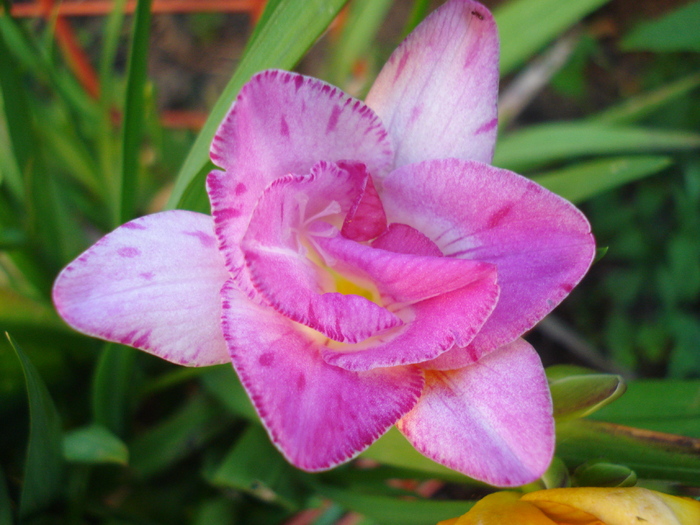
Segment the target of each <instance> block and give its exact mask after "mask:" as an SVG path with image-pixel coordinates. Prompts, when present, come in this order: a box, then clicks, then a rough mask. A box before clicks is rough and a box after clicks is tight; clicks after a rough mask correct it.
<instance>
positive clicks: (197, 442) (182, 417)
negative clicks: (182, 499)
mask: <svg viewBox="0 0 700 525" xmlns="http://www.w3.org/2000/svg"><path fill="white" fill-rule="evenodd" d="M231 421H232V420H231V418H229V417H227V415H226V413H225V412H223V411H222V410H221V409H220V407H219V406H218V405H215V404H214V403H211V402H209V401H208V400H207V399H205V398H204V396H196V397H193V398H191V399H190V400H189V401H188V402H187V404H185V406H184V407H183V408H182V409H180V410H179V411H178V412H177V413H176V414H174V415H173V416H171V417H170V418H168V419H166V420H165V421H163V422H162V423H160V424H159V425H158V426H156V427H153V428H152V429H150V430H149V431H148V432H146V433H144V434H143V435H141V436H139V437H138V438H136V439H135V440H134V441H132V442H131V443H130V444H129V450H130V451H131V466H132V467H133V468H134V469H135V470H136V471H138V472H139V473H140V474H141V475H142V476H145V477H149V476H152V475H154V474H157V473H159V472H162V471H163V470H165V469H166V468H168V467H170V466H172V465H173V464H174V463H176V462H177V461H179V460H181V459H182V458H184V457H186V456H187V455H189V454H191V453H193V452H195V451H196V450H197V449H199V448H201V447H202V446H203V445H204V443H206V442H207V441H208V440H209V439H211V438H212V437H213V436H214V435H216V434H217V433H219V432H220V431H221V430H223V429H224V428H225V427H226V425H228V424H229V423H230V422H231Z"/></svg>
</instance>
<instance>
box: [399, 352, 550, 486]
mask: <svg viewBox="0 0 700 525" xmlns="http://www.w3.org/2000/svg"><path fill="white" fill-rule="evenodd" d="M397 427H398V429H399V430H400V431H401V432H402V433H403V434H404V435H405V436H406V437H407V438H408V440H409V441H410V442H411V443H412V444H413V446H414V447H416V449H417V450H418V451H419V452H421V453H422V454H424V455H426V456H427V457H429V458H431V459H433V460H435V461H437V462H438V463H442V464H443V465H446V466H448V467H450V468H452V469H454V470H457V471H459V472H462V473H464V474H466V475H467V476H471V477H473V478H475V479H479V480H482V481H485V482H487V483H490V484H492V485H498V486H504V487H512V486H517V485H523V484H525V483H529V482H531V481H534V480H535V479H537V478H538V477H540V476H541V475H542V474H543V473H544V471H545V470H546V469H547V466H548V465H549V462H550V460H551V458H552V454H553V452H554V419H553V417H552V401H551V397H550V394H549V389H548V387H547V380H546V377H545V374H544V369H543V368H542V364H541V362H540V360H539V357H538V355H537V352H535V350H534V349H533V348H532V347H531V346H530V345H529V344H527V343H526V342H525V341H523V340H517V341H515V342H513V343H511V344H509V345H507V346H504V347H503V348H500V349H499V350H498V351H496V352H493V353H491V354H490V355H488V356H486V357H484V358H482V359H480V360H479V361H478V362H477V363H474V364H473V365H470V366H467V367H465V368H462V369H459V370H451V371H448V372H426V385H425V388H424V390H423V394H422V395H421V398H420V399H419V401H418V403H417V404H416V406H415V407H414V408H413V410H411V412H409V413H408V414H406V415H405V416H404V417H403V418H402V419H401V420H400V421H399V423H398V424H397Z"/></svg>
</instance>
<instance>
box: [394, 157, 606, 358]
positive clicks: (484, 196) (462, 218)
mask: <svg viewBox="0 0 700 525" xmlns="http://www.w3.org/2000/svg"><path fill="white" fill-rule="evenodd" d="M382 201H383V203H384V208H385V210H386V213H387V217H388V218H389V220H390V221H392V222H402V223H406V224H409V225H411V226H413V227H414V228H416V229H417V230H419V231H420V232H422V233H424V234H425V235H427V236H428V237H429V238H430V239H431V240H432V241H433V242H435V243H436V244H437V246H438V247H439V248H440V250H441V251H442V252H443V253H444V254H445V257H456V258H463V259H473V260H476V261H482V262H488V263H491V264H494V265H496V268H497V271H498V284H499V286H500V287H501V295H500V298H499V300H498V305H497V306H496V309H495V310H494V311H493V313H492V314H491V317H489V319H488V321H487V322H486V324H485V325H484V327H483V328H482V330H481V331H480V332H479V334H478V335H477V337H476V338H475V339H474V341H473V342H472V346H473V348H472V349H470V352H462V353H461V355H459V356H455V355H451V356H449V357H450V358H451V359H453V360H454V361H455V362H454V363H452V365H451V366H449V367H448V368H453V367H459V366H464V365H465V364H468V363H470V362H472V361H473V360H475V359H478V358H479V357H480V356H482V355H484V354H485V353H488V352H490V351H492V350H494V349H496V348H498V347H500V346H502V345H504V344H507V343H509V342H511V341H513V340H514V339H516V338H517V337H519V336H520V335H522V334H523V333H524V332H525V331H526V330H529V329H530V328H532V327H533V326H534V325H535V324H536V323H537V322H538V321H539V320H540V319H542V318H543V317H544V316H545V315H547V314H548V313H549V312H550V311H551V310H552V309H553V308H554V307H555V306H557V305H558V304H559V303H560V302H561V301H562V300H563V299H564V298H565V297H566V296H567V295H568V294H569V292H570V291H571V289H572V288H573V287H574V286H576V284H578V282H579V281H580V280H581V278H582V277H583V275H584V274H585V273H586V271H587V270H588V267H589V266H590V264H591V261H592V260H593V256H594V254H595V243H594V240H593V236H592V234H591V230H590V225H589V223H588V221H587V220H586V218H585V217H584V216H583V214H582V213H581V212H580V211H578V210H577V209H576V208H575V207H574V206H573V205H572V204H570V203H569V202H567V201H565V200H564V199H562V198H561V197H559V196H557V195H555V194H554V193H552V192H550V191H547V190H545V189H544V188H542V187H541V186H539V185H537V184H535V183H534V182H532V181H530V180H528V179H526V178H524V177H521V176H520V175H517V174H515V173H512V172H510V171H507V170H502V169H499V168H494V167H492V166H488V165H485V164H482V163H479V162H469V161H459V160H456V159H446V160H438V161H427V162H422V163H420V164H415V165H411V166H404V167H403V168H400V169H398V170H396V171H394V172H392V173H391V174H390V175H389V176H388V177H386V179H385V180H384V193H383V195H382ZM455 352H457V350H454V351H451V352H449V354H453V353H455ZM447 358H448V354H445V355H444V356H441V357H440V359H447ZM436 368H444V366H436Z"/></svg>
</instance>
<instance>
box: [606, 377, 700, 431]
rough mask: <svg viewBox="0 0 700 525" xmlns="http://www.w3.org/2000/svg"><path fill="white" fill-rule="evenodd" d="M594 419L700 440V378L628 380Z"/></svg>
mask: <svg viewBox="0 0 700 525" xmlns="http://www.w3.org/2000/svg"><path fill="white" fill-rule="evenodd" d="M593 418H594V419H597V420H600V421H608V422H611V423H612V422H615V423H620V424H623V425H630V426H633V427H639V428H644V429H647V430H655V431H658V432H672V433H680V434H683V435H685V436H689V437H693V438H698V439H700V380H697V379H695V380H685V381H680V380H670V379H665V380H659V379H644V380H641V379H640V380H637V381H631V382H630V383H629V384H628V385H627V392H626V393H625V395H624V396H622V397H621V398H620V399H618V400H617V401H615V403H612V404H610V405H608V406H606V407H605V408H603V409H602V410H600V411H599V412H596V414H595V415H594V416H593Z"/></svg>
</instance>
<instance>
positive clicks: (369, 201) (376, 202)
mask: <svg viewBox="0 0 700 525" xmlns="http://www.w3.org/2000/svg"><path fill="white" fill-rule="evenodd" d="M342 165H344V164H342V163H341V166H342ZM385 230H386V213H384V207H383V206H382V201H381V199H380V198H379V194H378V193H377V190H376V189H375V187H374V183H373V182H372V176H371V175H370V174H369V172H366V178H365V182H364V188H363V189H362V193H361V194H360V195H358V197H357V199H356V201H355V202H354V203H353V205H352V207H351V208H350V211H348V214H347V215H346V216H345V221H344V222H343V227H342V229H341V233H342V234H343V235H344V236H345V237H347V238H348V239H352V240H353V241H357V242H365V241H369V240H370V239H374V238H375V237H377V236H378V235H379V234H381V233H383V232H384V231H385Z"/></svg>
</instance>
